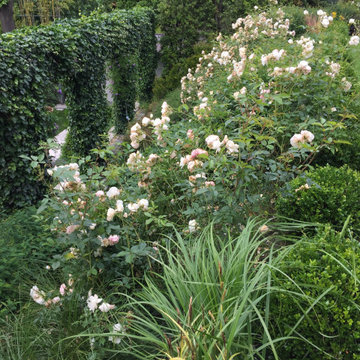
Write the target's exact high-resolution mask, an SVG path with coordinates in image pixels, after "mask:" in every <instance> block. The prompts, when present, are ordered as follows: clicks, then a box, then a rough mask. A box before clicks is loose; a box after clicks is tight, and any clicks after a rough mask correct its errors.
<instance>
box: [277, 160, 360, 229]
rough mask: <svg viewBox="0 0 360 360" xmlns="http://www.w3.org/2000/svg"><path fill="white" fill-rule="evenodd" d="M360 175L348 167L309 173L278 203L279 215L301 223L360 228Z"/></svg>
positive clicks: (281, 195) (297, 180) (291, 187)
mask: <svg viewBox="0 0 360 360" xmlns="http://www.w3.org/2000/svg"><path fill="white" fill-rule="evenodd" d="M359 197H360V173H359V172H357V171H355V170H352V169H350V168H349V167H348V166H343V167H341V168H335V167H332V166H325V167H322V168H317V169H315V170H312V171H308V172H306V173H305V174H303V175H301V176H299V177H297V178H296V179H294V180H292V181H291V182H290V183H288V184H287V186H286V188H285V189H283V190H282V191H281V193H280V194H279V197H278V199H277V202H276V209H277V212H278V214H279V215H282V216H286V217H289V218H293V219H297V220H300V221H310V222H319V223H330V224H332V225H334V226H335V227H338V228H339V229H341V228H342V226H343V224H344V222H345V221H346V219H347V217H348V216H349V215H351V219H350V224H351V225H352V226H353V227H354V228H356V229H359V228H360V218H359V216H360V203H359Z"/></svg>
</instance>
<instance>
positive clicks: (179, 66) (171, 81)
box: [154, 42, 211, 99]
mask: <svg viewBox="0 0 360 360" xmlns="http://www.w3.org/2000/svg"><path fill="white" fill-rule="evenodd" d="M210 49H211V43H203V42H200V43H198V44H196V45H194V46H193V53H194V54H193V55H191V56H189V57H187V58H184V59H181V60H178V61H179V62H177V63H176V64H174V66H173V67H172V68H171V69H170V70H168V69H165V73H164V74H163V76H162V77H160V78H157V79H155V81H154V97H155V99H162V98H163V97H164V96H165V95H166V94H167V93H168V92H169V91H171V90H174V89H176V88H177V87H178V86H179V85H180V80H181V78H182V77H183V76H184V75H186V74H187V72H188V70H189V69H194V68H195V67H196V65H197V63H198V62H199V57H200V56H201V52H202V51H205V52H207V51H210Z"/></svg>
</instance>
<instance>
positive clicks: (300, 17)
mask: <svg viewBox="0 0 360 360" xmlns="http://www.w3.org/2000/svg"><path fill="white" fill-rule="evenodd" d="M282 9H283V11H285V12H286V16H287V18H288V19H289V20H290V24H291V25H290V31H295V33H296V36H300V35H302V34H304V33H305V32H306V22H305V16H304V8H301V7H298V6H284V7H282Z"/></svg>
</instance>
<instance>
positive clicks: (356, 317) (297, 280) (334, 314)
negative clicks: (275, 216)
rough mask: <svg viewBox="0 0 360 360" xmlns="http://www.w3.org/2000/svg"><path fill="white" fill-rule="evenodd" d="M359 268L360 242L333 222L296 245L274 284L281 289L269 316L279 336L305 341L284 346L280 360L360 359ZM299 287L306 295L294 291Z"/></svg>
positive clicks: (294, 341) (283, 262)
mask: <svg viewBox="0 0 360 360" xmlns="http://www.w3.org/2000/svg"><path fill="white" fill-rule="evenodd" d="M359 266H360V247H359V243H358V241H355V240H354V239H352V238H351V236H349V237H346V238H345V237H344V236H343V235H342V234H340V233H337V232H335V231H333V230H332V229H331V228H330V226H326V227H324V228H323V229H321V230H320V231H319V232H318V234H317V235H316V236H315V237H314V238H307V237H304V238H303V239H302V240H300V241H298V242H297V243H296V244H295V245H294V246H293V247H292V248H291V250H290V251H289V253H288V255H287V256H286V257H285V258H284V259H283V261H282V263H281V265H280V270H281V271H282V272H283V274H286V276H285V275H283V274H280V273H279V275H277V276H276V278H275V281H274V282H273V285H275V286H278V287H279V288H280V289H281V291H280V292H279V293H278V294H277V295H276V297H275V298H272V304H271V311H270V314H271V318H272V321H273V322H274V324H275V325H274V328H273V331H274V333H275V334H276V336H282V335H283V336H290V335H292V336H296V337H301V338H303V339H306V340H301V339H300V340H288V341H286V342H285V343H283V344H281V345H280V346H279V348H278V353H280V354H281V359H292V360H300V359H308V360H318V359H330V358H332V359H333V358H335V359H343V360H345V359H359V353H360V331H359V326H360V307H359V304H358V299H359V296H360V291H359V275H360V267H359ZM299 287H300V288H301V290H302V291H303V296H293V295H290V294H291V292H294V293H295V292H299ZM305 314H306V315H305ZM296 324H298V326H296ZM294 327H295V329H294V331H291V330H292V328H294ZM310 343H312V344H313V345H315V346H317V347H318V349H317V348H315V347H312V346H311V345H310ZM322 351H325V352H326V353H328V354H329V355H325V354H324V353H323V352H322Z"/></svg>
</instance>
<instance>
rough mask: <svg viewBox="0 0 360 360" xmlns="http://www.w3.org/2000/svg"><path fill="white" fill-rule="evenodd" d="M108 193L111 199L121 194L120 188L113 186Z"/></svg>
mask: <svg viewBox="0 0 360 360" xmlns="http://www.w3.org/2000/svg"><path fill="white" fill-rule="evenodd" d="M106 195H107V197H108V198H109V199H111V198H113V197H115V196H118V195H120V190H119V189H118V188H117V187H115V186H113V187H111V188H110V189H109V191H108V192H107V193H106Z"/></svg>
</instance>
